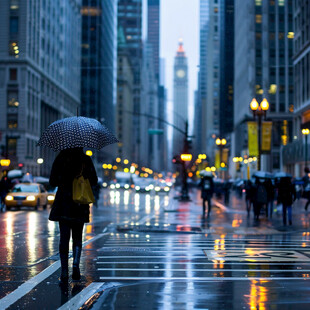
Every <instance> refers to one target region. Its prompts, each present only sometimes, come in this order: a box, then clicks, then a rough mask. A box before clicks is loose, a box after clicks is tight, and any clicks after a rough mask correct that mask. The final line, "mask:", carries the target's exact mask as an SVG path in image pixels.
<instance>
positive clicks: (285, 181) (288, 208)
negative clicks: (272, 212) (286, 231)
mask: <svg viewBox="0 0 310 310" xmlns="http://www.w3.org/2000/svg"><path fill="white" fill-rule="evenodd" d="M295 199H296V191H295V186H294V185H293V183H292V181H291V176H290V175H287V176H284V177H281V178H280V180H279V183H278V201H279V203H282V208H283V209H282V210H283V212H282V215H283V225H286V213H287V214H288V221H289V225H292V204H293V202H294V200H295Z"/></svg>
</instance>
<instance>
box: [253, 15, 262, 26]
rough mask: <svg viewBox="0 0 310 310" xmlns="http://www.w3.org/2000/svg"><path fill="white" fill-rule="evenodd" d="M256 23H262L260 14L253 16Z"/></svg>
mask: <svg viewBox="0 0 310 310" xmlns="http://www.w3.org/2000/svg"><path fill="white" fill-rule="evenodd" d="M255 19H256V23H257V24H261V23H262V15H261V14H256V15H255Z"/></svg>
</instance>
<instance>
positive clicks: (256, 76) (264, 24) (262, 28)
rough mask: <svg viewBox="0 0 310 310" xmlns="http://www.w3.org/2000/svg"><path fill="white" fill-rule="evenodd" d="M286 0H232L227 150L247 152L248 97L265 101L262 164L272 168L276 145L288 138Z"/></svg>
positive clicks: (289, 80)
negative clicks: (267, 132) (266, 146)
mask: <svg viewBox="0 0 310 310" xmlns="http://www.w3.org/2000/svg"><path fill="white" fill-rule="evenodd" d="M292 27H293V25H292V1H284V0H275V1H261V0H255V1H254V0H253V1H248V2H247V3H246V4H245V3H244V1H241V0H237V1H235V71H234V127H235V131H234V135H233V143H232V152H231V154H232V156H243V155H246V154H248V139H247V121H248V120H253V116H252V112H251V110H250V102H251V100H252V99H253V98H256V99H257V101H258V102H259V103H260V102H261V101H262V100H263V98H266V99H267V100H268V102H269V110H268V111H267V120H269V121H272V144H271V152H270V153H269V154H267V155H263V156H262V161H261V167H262V170H268V171H277V170H279V169H280V168H281V165H280V149H281V147H282V146H283V145H286V144H287V143H288V142H289V141H290V140H292V138H293V137H292V126H291V124H292V117H293V114H292V111H293V66H292V56H293V40H292V39H293V37H292V35H291V33H292V31H293V28H292Z"/></svg>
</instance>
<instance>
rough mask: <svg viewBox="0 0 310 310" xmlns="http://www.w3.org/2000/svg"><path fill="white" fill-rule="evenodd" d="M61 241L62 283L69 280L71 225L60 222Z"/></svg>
mask: <svg viewBox="0 0 310 310" xmlns="http://www.w3.org/2000/svg"><path fill="white" fill-rule="evenodd" d="M59 230H60V241H59V256H60V263H61V276H60V280H61V281H67V280H68V254H69V241H70V225H69V223H68V222H66V221H59Z"/></svg>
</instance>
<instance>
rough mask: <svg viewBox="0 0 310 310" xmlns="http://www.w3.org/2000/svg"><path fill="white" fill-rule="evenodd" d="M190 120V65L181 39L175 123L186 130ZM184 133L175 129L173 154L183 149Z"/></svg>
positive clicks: (176, 61) (175, 83)
mask: <svg viewBox="0 0 310 310" xmlns="http://www.w3.org/2000/svg"><path fill="white" fill-rule="evenodd" d="M186 121H188V65H187V57H186V55H185V50H184V47H183V41H182V40H180V42H179V47H178V50H177V53H176V56H175V58H174V79H173V125H174V126H175V127H177V128H178V129H180V130H182V131H185V122H186ZM183 140H184V134H182V133H181V132H179V131H178V130H176V129H174V130H173V143H172V145H173V150H172V152H173V156H174V155H178V154H180V153H181V152H182V150H183V144H184V143H183Z"/></svg>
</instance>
